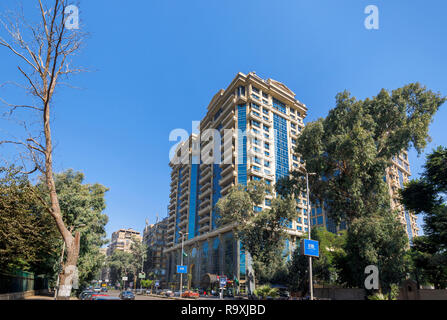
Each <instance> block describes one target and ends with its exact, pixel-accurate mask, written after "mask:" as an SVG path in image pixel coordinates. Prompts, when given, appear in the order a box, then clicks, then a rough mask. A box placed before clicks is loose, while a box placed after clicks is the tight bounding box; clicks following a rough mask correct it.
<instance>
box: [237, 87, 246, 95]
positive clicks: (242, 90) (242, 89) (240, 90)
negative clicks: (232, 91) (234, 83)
mask: <svg viewBox="0 0 447 320" xmlns="http://www.w3.org/2000/svg"><path fill="white" fill-rule="evenodd" d="M237 95H238V96H245V87H244V86H240V87H239V88H237Z"/></svg>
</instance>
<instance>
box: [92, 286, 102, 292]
mask: <svg viewBox="0 0 447 320" xmlns="http://www.w3.org/2000/svg"><path fill="white" fill-rule="evenodd" d="M93 291H95V292H101V288H100V287H95V289H93Z"/></svg>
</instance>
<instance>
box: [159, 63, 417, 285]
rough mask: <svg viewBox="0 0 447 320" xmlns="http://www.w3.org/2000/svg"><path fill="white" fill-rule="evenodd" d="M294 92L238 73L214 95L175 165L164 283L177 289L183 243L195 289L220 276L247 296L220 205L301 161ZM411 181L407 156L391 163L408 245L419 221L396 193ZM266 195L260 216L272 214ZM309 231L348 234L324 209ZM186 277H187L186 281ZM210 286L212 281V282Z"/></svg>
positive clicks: (237, 246)
mask: <svg viewBox="0 0 447 320" xmlns="http://www.w3.org/2000/svg"><path fill="white" fill-rule="evenodd" d="M295 97H296V95H295V93H294V92H293V91H291V90H290V89H289V88H287V87H286V86H285V85H284V84H282V83H280V82H278V81H275V80H273V79H268V80H264V79H261V78H260V77H258V76H257V75H256V74H255V73H253V72H251V73H249V74H247V75H245V74H243V73H238V74H237V75H236V77H235V78H234V79H233V81H232V82H231V83H230V85H229V86H228V87H227V88H226V89H225V90H223V89H222V90H220V91H219V92H217V94H215V95H214V97H213V98H212V100H211V102H210V103H209V105H208V109H207V114H206V116H205V117H204V118H203V119H202V120H201V121H200V126H199V129H200V130H199V131H200V134H192V135H191V136H190V137H189V139H188V140H187V141H185V142H183V143H181V144H180V145H178V147H177V149H176V152H175V155H174V156H173V157H172V159H171V162H170V166H171V168H172V172H171V185H170V187H171V192H170V203H169V205H168V218H167V236H166V249H165V250H164V253H165V254H166V280H167V282H168V283H170V284H172V285H174V284H176V285H178V283H179V277H178V275H177V274H176V266H177V265H180V263H181V260H182V254H181V246H182V240H183V242H184V243H183V245H184V251H185V253H186V255H185V256H184V257H183V259H184V260H183V264H184V265H187V266H188V268H189V269H188V273H190V274H191V278H192V279H191V280H192V281H191V284H192V285H193V286H202V287H205V286H206V285H208V284H209V281H210V279H216V277H215V275H225V276H227V277H228V278H230V279H233V278H237V279H238V280H239V282H240V284H241V287H242V289H244V287H245V284H246V283H247V274H248V272H249V270H250V268H251V263H250V257H249V255H248V254H245V251H244V248H243V246H242V244H241V243H240V242H239V241H236V240H235V238H234V236H233V233H232V226H230V225H228V226H224V227H220V228H218V226H217V225H216V219H217V217H218V216H217V212H216V209H215V205H216V203H217V201H218V200H219V199H220V198H221V197H223V196H225V195H226V194H227V193H228V191H229V190H230V188H231V187H232V186H234V185H236V184H241V185H246V184H247V182H248V181H250V180H264V181H265V182H266V183H267V184H270V185H274V184H275V183H276V181H277V180H278V179H279V178H281V177H283V176H285V175H287V174H289V172H291V171H293V170H301V169H300V167H301V166H302V165H303V163H304V162H303V161H302V160H301V159H300V158H299V156H297V155H296V154H294V152H293V149H294V148H295V146H296V144H297V139H298V136H299V134H300V132H301V131H302V130H303V128H304V123H303V120H304V118H305V117H306V115H307V107H306V106H305V105H304V104H303V103H301V102H300V101H298V100H297V99H296V98H295ZM409 175H410V169H409V163H408V157H407V153H406V152H402V153H401V155H399V156H398V157H395V158H393V159H392V160H390V167H389V168H388V169H387V171H386V175H385V176H386V181H387V182H388V184H389V186H390V195H391V198H392V200H391V201H392V203H391V204H392V208H394V209H397V210H399V212H400V219H401V221H402V223H403V224H404V225H405V226H406V230H407V233H408V235H409V238H410V240H411V239H412V237H413V236H414V235H417V232H418V228H417V225H416V219H415V217H414V215H412V214H411V213H409V212H407V211H405V210H404V209H403V207H402V206H401V205H400V204H399V202H398V199H397V197H398V192H397V188H398V187H402V185H403V183H404V182H406V181H407V179H408V177H409ZM273 196H274V195H269V196H267V197H266V198H265V201H264V203H263V204H262V205H260V206H259V207H255V208H254V209H255V210H258V211H261V210H263V209H264V208H269V207H270V204H271V200H272V197H273ZM311 207H312V209H311V212H310V216H311V217H310V219H311V221H310V224H311V226H324V227H326V228H327V229H328V230H329V231H331V232H337V231H338V230H341V229H346V224H345V223H343V222H342V223H341V224H340V225H338V226H337V225H335V224H334V222H333V221H331V219H330V218H328V215H327V212H326V210H325V206H324V204H318V203H317V204H312V206H311ZM307 226H308V213H307V200H306V194H305V193H303V194H301V195H300V196H299V197H298V199H297V216H296V219H294V220H293V221H289V222H288V225H287V232H288V234H289V235H290V241H289V240H288V241H286V243H285V244H284V256H285V257H287V259H290V256H291V253H292V252H293V250H294V248H295V247H296V244H297V240H298V238H299V237H300V236H302V235H303V233H305V232H307V231H308V227H307ZM186 278H187V277H183V279H186ZM207 281H208V282H207Z"/></svg>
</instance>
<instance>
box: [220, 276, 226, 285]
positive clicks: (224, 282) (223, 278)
mask: <svg viewBox="0 0 447 320" xmlns="http://www.w3.org/2000/svg"><path fill="white" fill-rule="evenodd" d="M219 283H220V286H221V287H225V286H226V285H227V277H219Z"/></svg>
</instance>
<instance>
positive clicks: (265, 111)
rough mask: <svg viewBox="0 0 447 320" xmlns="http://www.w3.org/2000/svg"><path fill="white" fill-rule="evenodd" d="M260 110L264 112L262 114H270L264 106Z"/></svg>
mask: <svg viewBox="0 0 447 320" xmlns="http://www.w3.org/2000/svg"><path fill="white" fill-rule="evenodd" d="M262 112H264V114H266V115H269V114H270V112H269V111H268V110H267V109H265V108H262Z"/></svg>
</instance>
